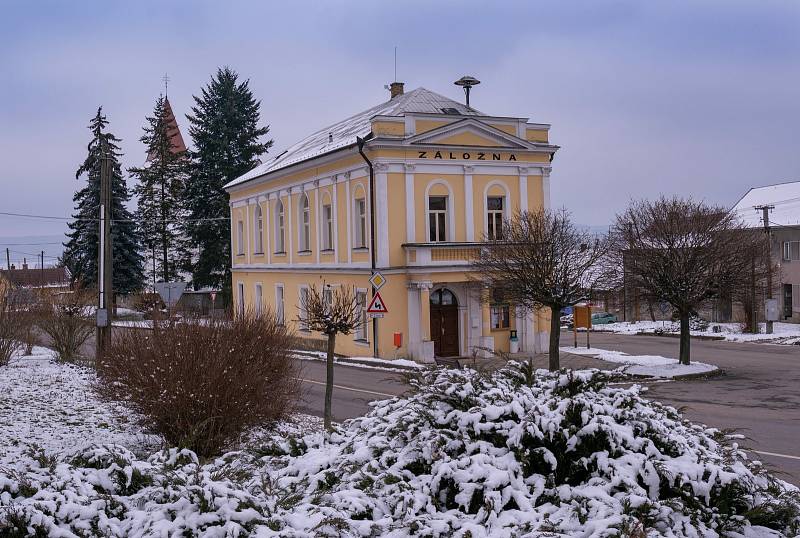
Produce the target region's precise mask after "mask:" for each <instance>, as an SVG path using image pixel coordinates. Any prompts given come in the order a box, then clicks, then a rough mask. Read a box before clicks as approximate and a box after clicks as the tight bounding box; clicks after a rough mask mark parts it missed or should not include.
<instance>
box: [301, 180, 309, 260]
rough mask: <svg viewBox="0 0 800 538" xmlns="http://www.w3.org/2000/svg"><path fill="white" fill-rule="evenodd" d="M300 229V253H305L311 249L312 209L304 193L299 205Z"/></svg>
mask: <svg viewBox="0 0 800 538" xmlns="http://www.w3.org/2000/svg"><path fill="white" fill-rule="evenodd" d="M298 210H299V215H298V216H299V219H298V220H299V221H300V229H299V230H298V234H299V235H300V237H299V239H300V241H299V243H300V252H305V251H308V250H310V249H311V207H310V206H309V203H308V195H307V194H306V193H303V194H301V195H300V203H299V205H298Z"/></svg>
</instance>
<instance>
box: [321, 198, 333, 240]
mask: <svg viewBox="0 0 800 538" xmlns="http://www.w3.org/2000/svg"><path fill="white" fill-rule="evenodd" d="M322 250H333V207H332V206H331V204H325V205H323V206H322Z"/></svg>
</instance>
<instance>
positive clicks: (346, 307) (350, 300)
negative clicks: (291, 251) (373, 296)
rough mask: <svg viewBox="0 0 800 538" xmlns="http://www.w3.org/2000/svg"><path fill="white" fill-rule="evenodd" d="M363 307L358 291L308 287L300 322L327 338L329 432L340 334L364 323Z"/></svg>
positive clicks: (326, 409)
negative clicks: (335, 357)
mask: <svg viewBox="0 0 800 538" xmlns="http://www.w3.org/2000/svg"><path fill="white" fill-rule="evenodd" d="M363 315H364V313H363V312H362V311H361V305H359V304H357V303H356V293H355V289H354V288H351V287H345V286H337V287H336V288H331V286H330V285H327V286H326V285H323V286H322V288H317V287H316V286H315V285H313V284H312V285H311V286H309V287H308V292H307V293H306V294H304V295H303V296H302V297H301V300H300V317H299V318H298V320H297V321H298V323H300V324H301V326H303V327H304V328H306V329H307V330H310V331H318V332H321V333H322V334H324V335H325V337H326V338H327V340H328V342H327V359H326V378H325V413H324V422H325V429H326V430H328V431H330V429H331V417H332V407H331V406H332V399H333V356H334V349H335V348H336V335H338V334H350V333H351V332H353V331H354V330H356V328H358V327H359V326H360V325H361V324H362V323H363V318H362V316H363Z"/></svg>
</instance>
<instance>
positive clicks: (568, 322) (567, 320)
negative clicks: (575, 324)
mask: <svg viewBox="0 0 800 538" xmlns="http://www.w3.org/2000/svg"><path fill="white" fill-rule="evenodd" d="M572 319H573V318H572V314H567V315H566V316H561V326H562V327H569V328H570V329H571V328H572Z"/></svg>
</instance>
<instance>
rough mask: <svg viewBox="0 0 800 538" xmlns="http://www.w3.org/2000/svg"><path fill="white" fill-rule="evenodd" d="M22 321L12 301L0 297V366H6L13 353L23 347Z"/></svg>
mask: <svg viewBox="0 0 800 538" xmlns="http://www.w3.org/2000/svg"><path fill="white" fill-rule="evenodd" d="M22 320H23V318H22V316H21V315H20V313H19V312H18V311H17V309H16V308H15V306H14V304H13V303H12V301H10V300H9V299H8V298H7V297H6V296H0V366H5V365H6V364H8V361H9V360H10V359H11V357H12V356H13V355H14V353H16V352H17V350H19V349H21V348H22V347H23V343H22V338H21V336H22V329H23V323H22Z"/></svg>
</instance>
